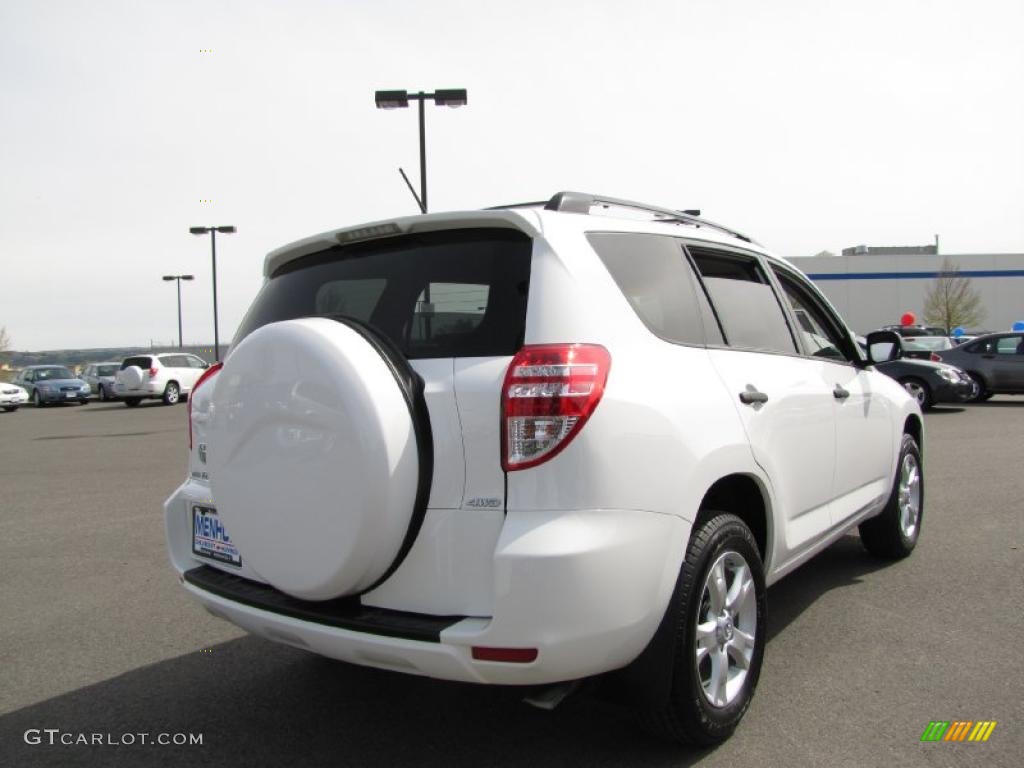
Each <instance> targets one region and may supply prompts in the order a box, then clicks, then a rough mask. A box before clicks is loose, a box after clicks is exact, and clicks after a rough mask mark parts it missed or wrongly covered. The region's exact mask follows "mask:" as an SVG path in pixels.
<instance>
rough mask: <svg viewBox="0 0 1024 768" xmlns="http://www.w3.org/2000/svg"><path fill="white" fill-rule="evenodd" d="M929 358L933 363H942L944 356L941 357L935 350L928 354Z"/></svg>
mask: <svg viewBox="0 0 1024 768" xmlns="http://www.w3.org/2000/svg"><path fill="white" fill-rule="evenodd" d="M928 359H929V360H931V361H932V362H933V363H941V362H942V358H941V357H939V356H938V355H936V354H935V353H934V352H932V353H931V354H930V355H928Z"/></svg>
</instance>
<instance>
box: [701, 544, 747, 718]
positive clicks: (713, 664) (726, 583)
mask: <svg viewBox="0 0 1024 768" xmlns="http://www.w3.org/2000/svg"><path fill="white" fill-rule="evenodd" d="M755 591H756V590H755V585H754V576H753V574H752V572H751V570H750V566H749V565H748V564H747V561H746V560H745V559H744V557H743V555H741V554H739V553H738V552H733V551H727V552H724V553H723V554H721V555H719V556H718V559H716V560H715V562H714V564H713V565H712V566H711V568H710V569H708V574H707V577H706V578H705V580H704V587H703V590H702V592H701V599H700V609H699V610H698V613H697V625H696V630H695V631H696V643H695V644H694V645H695V659H694V661H695V663H696V666H697V679H698V680H700V685H701V690H702V692H703V694H704V698H705V699H707V701H708V703H709V704H710V705H711V706H713V707H719V708H721V707H725V706H728V705H729V704H731V703H732V702H733V701H735V700H736V697H737V696H739V694H740V691H741V690H742V689H743V684H744V682H745V681H746V679H747V673H748V671H749V670H750V665H751V661H752V659H753V655H754V643H755V638H756V636H757V599H756V595H755Z"/></svg>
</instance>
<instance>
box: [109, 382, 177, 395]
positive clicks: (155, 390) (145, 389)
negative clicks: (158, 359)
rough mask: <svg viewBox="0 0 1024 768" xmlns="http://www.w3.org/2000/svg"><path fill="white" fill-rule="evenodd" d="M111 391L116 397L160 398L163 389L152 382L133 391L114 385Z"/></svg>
mask: <svg viewBox="0 0 1024 768" xmlns="http://www.w3.org/2000/svg"><path fill="white" fill-rule="evenodd" d="M108 391H110V390H108ZM112 391H113V393H114V394H115V395H117V396H118V397H160V396H161V395H163V393H164V390H163V387H161V386H160V385H159V384H157V383H154V382H148V383H146V384H143V385H142V386H140V387H136V388H135V389H129V388H128V387H126V386H124V385H123V384H116V383H115V384H114V386H113V390H112Z"/></svg>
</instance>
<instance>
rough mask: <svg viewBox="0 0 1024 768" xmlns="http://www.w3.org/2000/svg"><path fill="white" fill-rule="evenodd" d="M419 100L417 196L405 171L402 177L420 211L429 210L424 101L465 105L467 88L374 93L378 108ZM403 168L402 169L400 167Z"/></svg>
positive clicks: (397, 105) (393, 107)
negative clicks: (418, 174) (432, 91)
mask: <svg viewBox="0 0 1024 768" xmlns="http://www.w3.org/2000/svg"><path fill="white" fill-rule="evenodd" d="M410 99H411V100H412V101H418V102H419V103H420V194H419V197H416V191H415V190H414V189H413V188H412V185H411V184H409V179H408V178H406V176H405V172H404V171H402V178H404V179H405V183H406V184H409V191H410V192H412V196H413V197H416V202H417V203H418V204H419V206H420V212H421V213H426V212H427V136H426V122H425V120H426V118H425V115H424V113H423V103H424V102H425V101H428V100H430V101H433V102H434V103H435V104H436V105H437V106H439V107H452V108H455V107H464V106H466V104H467V101H468V100H467V96H466V89H465V88H447V89H441V88H438V89H437V90H436V91H434V93H424V92H423V91H420V92H419V93H409V92H408V91H377V92H375V93H374V101H375V102H376V104H377V109H402V108H404V107H408V106H409V100H410ZM399 170H401V169H399Z"/></svg>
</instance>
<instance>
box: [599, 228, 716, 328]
mask: <svg viewBox="0 0 1024 768" xmlns="http://www.w3.org/2000/svg"><path fill="white" fill-rule="evenodd" d="M587 239H588V240H589V241H590V244H591V246H593V248H594V250H595V251H597V255H598V256H599V257H600V259H601V261H602V262H603V263H604V265H605V267H606V268H607V269H608V272H609V273H611V276H612V278H613V279H614V280H615V282H616V284H617V285H618V286H619V289H620V290H621V291H622V294H623V295H624V296H625V297H626V300H627V301H628V302H629V304H630V306H631V307H633V311H634V312H636V314H637V317H639V318H640V319H641V320H642V321H643V323H644V325H646V326H647V328H648V329H649V330H650V331H651V333H653V334H654V335H656V336H659V337H661V338H663V339H666V340H667V341H676V342H682V343H684V344H704V342H705V331H704V322H703V319H702V317H701V313H700V304H699V301H698V299H700V300H703V301H704V302H705V303H706V301H707V300H706V299H705V298H704V297H703V296H699V295H698V292H697V289H696V286H695V285H694V282H695V281H694V278H693V272H692V270H691V269H690V265H689V264H688V263H687V261H686V255H685V254H684V253H683V249H682V246H681V245H680V243H679V241H678V240H676V239H675V238H671V237H664V236H661V235H636V234H614V233H594V234H589V235H587ZM709 315H710V313H709ZM713 330H714V331H715V332H717V327H715V328H714V329H713ZM712 340H713V341H715V342H720V339H719V338H713V339H712Z"/></svg>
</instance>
